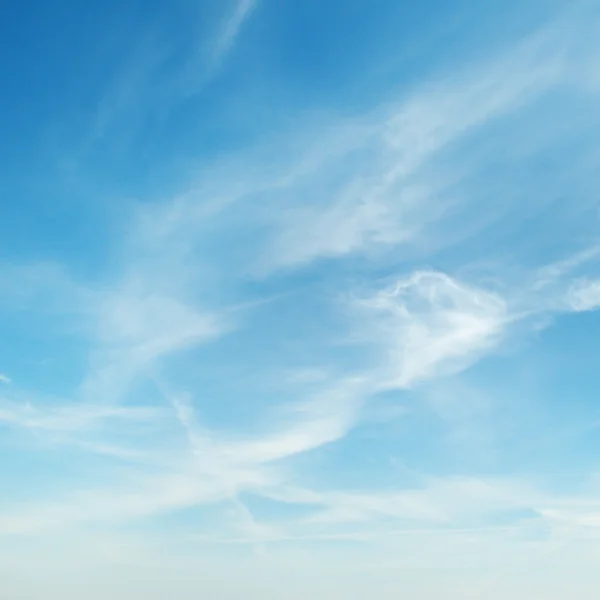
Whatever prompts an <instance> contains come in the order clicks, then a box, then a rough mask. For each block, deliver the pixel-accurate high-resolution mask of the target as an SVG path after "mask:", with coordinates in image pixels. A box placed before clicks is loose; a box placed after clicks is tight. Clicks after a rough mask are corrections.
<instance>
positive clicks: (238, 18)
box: [212, 0, 258, 68]
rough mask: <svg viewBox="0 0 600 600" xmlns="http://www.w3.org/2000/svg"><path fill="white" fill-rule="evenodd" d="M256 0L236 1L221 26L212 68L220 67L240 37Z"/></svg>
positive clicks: (254, 7)
mask: <svg viewBox="0 0 600 600" xmlns="http://www.w3.org/2000/svg"><path fill="white" fill-rule="evenodd" d="M257 5H258V0H236V1H235V6H234V8H233V11H232V12H231V14H230V15H229V17H228V18H227V19H226V21H225V23H224V24H223V26H222V29H221V32H220V34H219V36H218V38H217V41H216V43H215V46H214V49H213V53H212V68H215V67H217V66H219V65H220V63H221V62H222V61H223V60H224V59H225V57H226V56H227V54H228V53H229V52H230V51H231V48H232V47H233V45H234V44H235V41H236V39H237V37H238V36H239V35H240V32H241V30H242V27H243V26H244V24H245V23H246V21H247V20H248V19H249V18H250V16H251V15H252V12H253V11H254V10H255V9H256V7H257Z"/></svg>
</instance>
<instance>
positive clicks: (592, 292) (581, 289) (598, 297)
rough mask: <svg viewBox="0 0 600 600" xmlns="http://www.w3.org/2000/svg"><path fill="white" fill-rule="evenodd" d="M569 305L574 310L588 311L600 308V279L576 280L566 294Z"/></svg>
mask: <svg viewBox="0 0 600 600" xmlns="http://www.w3.org/2000/svg"><path fill="white" fill-rule="evenodd" d="M565 301H566V304H567V307H568V308H569V309H570V310H572V311H573V312H588V311H592V310H597V309H599V308H600V280H596V279H582V280H579V281H577V282H575V283H574V284H573V285H572V286H571V288H570V289H569V291H568V292H567V296H566V299H565Z"/></svg>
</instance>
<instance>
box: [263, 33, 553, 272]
mask: <svg viewBox="0 0 600 600" xmlns="http://www.w3.org/2000/svg"><path fill="white" fill-rule="evenodd" d="M562 50H563V44H562V41H561V40H560V38H559V39H557V38H556V36H554V35H551V34H550V33H545V34H544V35H539V34H538V35H535V36H532V38H531V39H528V40H526V41H525V42H523V43H522V44H520V45H518V46H517V48H516V49H515V50H513V51H511V52H510V53H509V54H508V55H507V56H504V57H503V58H501V59H498V60H496V61H485V62H482V63H480V64H477V65H476V66H474V67H471V68H470V69H466V70H464V71H463V72H459V73H454V74H453V77H452V78H451V79H449V78H447V79H441V78H440V80H438V81H434V82H431V83H429V84H424V85H421V86H420V87H419V88H418V89H417V90H416V91H415V92H414V93H412V94H411V95H409V96H408V97H406V98H404V99H401V100H400V101H399V102H398V103H397V104H396V106H394V107H393V108H392V109H391V110H388V111H387V112H386V113H385V114H383V115H381V114H379V115H372V116H371V117H370V118H369V119H367V120H366V121H367V122H368V124H369V126H368V127H365V128H364V133H363V139H362V145H361V146H360V147H359V149H358V150H356V149H355V150H354V151H353V153H354V155H355V156H354V157H353V156H352V155H351V156H350V157H345V160H346V163H345V168H346V171H345V173H346V174H347V173H348V172H350V173H352V175H351V176H350V177H349V178H348V177H346V178H345V179H343V180H342V181H340V182H338V183H337V184H334V185H332V184H331V181H330V177H329V176H328V175H327V174H325V173H320V174H319V175H320V177H319V179H316V180H315V181H314V182H313V185H314V187H313V186H311V185H310V183H309V184H308V185H307V189H306V192H305V194H306V196H307V197H308V198H309V200H308V201H306V199H304V201H303V202H302V203H301V204H300V205H299V206H298V207H295V208H291V209H287V210H286V211H284V213H283V217H282V218H281V220H280V222H279V225H280V229H279V230H278V231H277V232H276V234H275V239H274V242H273V244H274V248H273V249H271V250H270V252H269V256H268V257H267V258H266V259H265V260H266V262H267V263H268V266H269V267H270V268H277V267H289V266H297V265H303V264H307V263H309V262H310V261H312V260H314V259H318V258H320V257H340V256H344V255H347V254H351V253H356V252H368V251H369V250H370V249H371V248H373V247H377V246H384V247H385V246H396V245H398V244H404V243H410V242H413V241H415V239H416V238H417V236H418V234H420V233H421V232H422V230H423V228H424V227H426V226H427V224H429V223H432V222H435V221H437V220H438V219H440V218H442V217H443V216H444V214H445V213H446V212H447V211H448V209H449V208H451V207H452V206H453V204H454V202H455V199H453V198H451V197H450V196H449V195H448V194H445V193H444V191H445V190H444V188H445V187H446V186H447V185H448V182H446V181H444V178H443V177H442V176H440V175H439V174H438V175H435V176H432V174H431V173H427V172H426V168H427V167H430V166H431V163H432V162H433V159H434V158H435V157H436V155H438V153H440V152H441V151H442V150H444V149H445V148H447V147H449V146H450V145H451V144H453V143H457V142H459V141H460V140H461V139H462V138H463V137H464V136H466V135H467V134H468V133H469V132H471V131H473V130H475V129H477V128H478V127H482V126H484V125H485V124H487V123H488V122H490V121H493V120H494V119H497V118H498V117H500V116H502V115H505V114H507V113H510V112H511V111H514V110H515V109H517V108H520V107H522V106H523V105H525V104H528V103H531V102H532V101H534V100H535V99H536V98H537V97H539V96H540V95H541V94H543V93H544V92H546V91H548V90H549V89H551V88H552V87H553V86H555V85H556V84H558V83H559V82H560V81H561V76H562V75H563V74H564V64H563V63H564V61H563V56H562ZM338 167H339V166H338ZM327 168H328V170H329V171H331V170H334V169H332V165H328V166H327ZM334 172H335V171H334Z"/></svg>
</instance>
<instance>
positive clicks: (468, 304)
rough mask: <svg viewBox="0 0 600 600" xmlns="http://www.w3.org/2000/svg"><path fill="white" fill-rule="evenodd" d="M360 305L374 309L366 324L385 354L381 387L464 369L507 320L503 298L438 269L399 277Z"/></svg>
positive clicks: (493, 340)
mask: <svg viewBox="0 0 600 600" xmlns="http://www.w3.org/2000/svg"><path fill="white" fill-rule="evenodd" d="M359 306H361V307H364V308H366V309H367V310H368V311H372V313H373V315H374V319H373V321H371V322H370V323H369V329H370V330H371V331H373V332H377V337H379V339H380V340H381V343H382V346H383V348H384V350H385V353H386V355H387V359H386V362H387V368H388V369H389V370H390V374H389V375H388V377H389V378H390V379H387V380H383V381H382V387H388V386H390V387H400V388H405V387H410V386H411V385H412V384H414V383H417V382H418V381H422V380H424V379H426V378H429V377H435V376H439V375H442V374H449V373H452V372H456V371H458V370H461V369H463V368H465V367H466V366H468V365H469V364H471V363H473V362H474V361H476V360H477V359H478V358H479V357H481V356H482V355H483V354H485V352H487V351H489V350H490V348H492V347H493V346H494V345H495V344H496V343H497V342H498V341H499V340H500V339H501V336H502V334H503V329H504V326H505V325H506V323H507V321H508V313H507V307H506V303H505V302H504V300H503V299H502V298H499V297H498V296H496V295H495V294H492V293H490V292H486V291H484V290H481V289H477V288H475V287H471V286H469V285H466V284H463V283H461V282H459V281H456V280H454V279H452V278H451V277H449V276H448V275H445V274H443V273H437V272H417V273H414V274H413V275H411V276H409V277H408V278H406V279H400V280H399V281H397V282H396V283H395V284H394V285H393V286H392V287H390V288H387V289H385V290H382V291H379V292H377V293H376V294H375V295H374V296H372V297H370V298H366V299H362V300H360V302H359ZM388 361H389V362H388Z"/></svg>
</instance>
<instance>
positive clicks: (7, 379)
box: [0, 373, 12, 383]
mask: <svg viewBox="0 0 600 600" xmlns="http://www.w3.org/2000/svg"><path fill="white" fill-rule="evenodd" d="M0 383H12V380H11V379H10V377H7V376H6V375H3V374H2V373H0Z"/></svg>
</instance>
